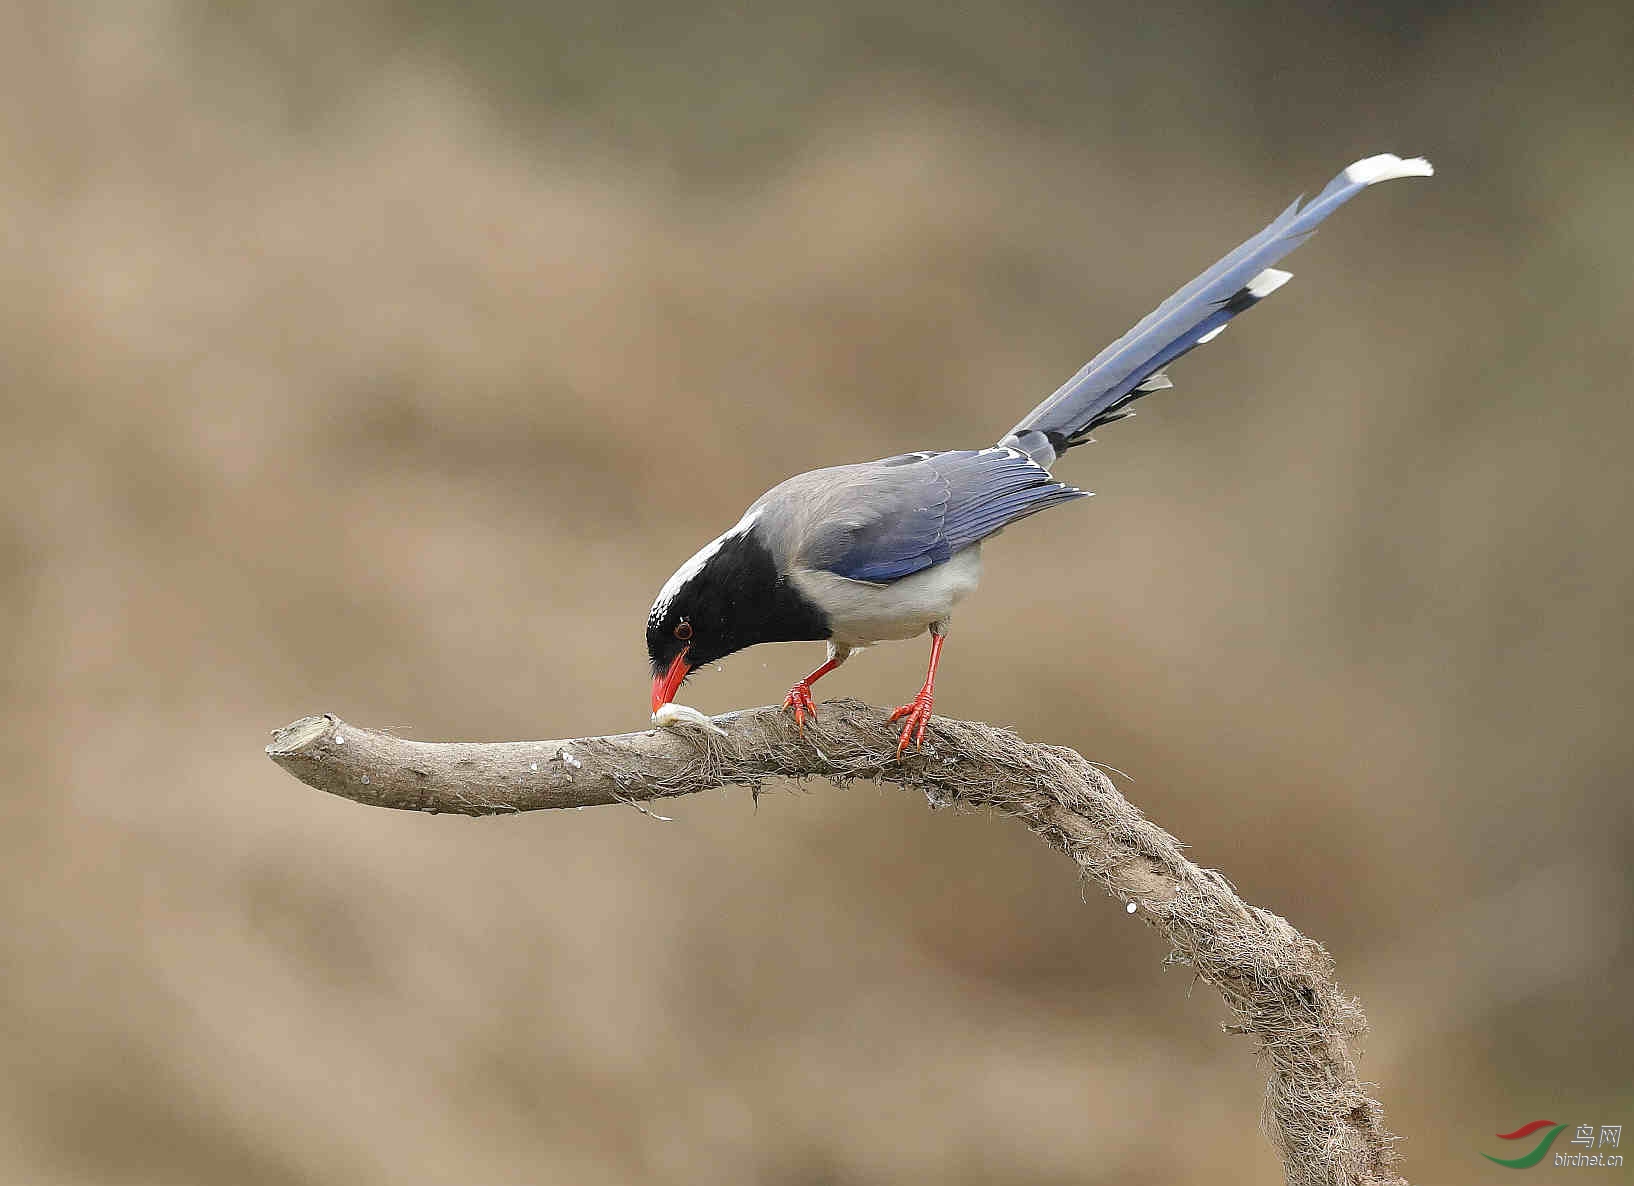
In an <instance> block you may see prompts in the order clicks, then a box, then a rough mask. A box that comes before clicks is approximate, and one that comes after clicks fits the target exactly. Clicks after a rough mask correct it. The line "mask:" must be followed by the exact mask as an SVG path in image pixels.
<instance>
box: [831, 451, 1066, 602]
mask: <svg viewBox="0 0 1634 1186" xmlns="http://www.w3.org/2000/svg"><path fill="white" fill-rule="evenodd" d="M841 472H843V473H844V474H845V477H844V479H843V480H844V483H845V485H844V488H843V491H842V492H841V493H840V495H839V496H838V497H837V498H836V499H835V500H834V502H835V506H834V509H833V513H831V514H830V515H829V517H828V518H827V519H826V521H825V522H823V523H821V524H819V525H817V526H816V528H815V530H814V532H813V538H812V539H811V540H810V541H809V547H808V548H807V549H806V554H807V556H808V557H809V562H810V563H812V565H813V567H816V568H821V569H825V570H826V571H828V572H832V573H834V574H835V575H836V576H842V577H848V578H850V579H851V580H855V581H872V582H876V583H882V582H886V581H894V580H899V579H900V578H902V577H905V576H908V575H909V574H910V573H915V572H918V571H920V570H921V569H925V568H929V567H930V566H931V565H933V564H940V563H941V562H942V561H944V560H946V559H948V557H950V556H952V555H953V554H954V553H955V552H958V551H960V550H962V549H964V548H967V547H969V546H970V545H971V544H973V543H976V542H977V541H978V540H981V539H985V538H986V537H987V536H989V535H992V534H993V533H994V532H995V531H998V530H999V529H1001V528H1003V527H1005V526H1007V525H1008V524H1010V523H1014V522H1015V521H1016V520H1017V519H1023V518H1026V517H1027V516H1028V515H1032V514H1036V513H1038V512H1039V511H1042V510H1044V509H1045V508H1047V507H1052V506H1055V505H1056V504H1057V503H1062V502H1068V501H1071V500H1072V499H1075V498H1083V497H1085V492H1084V491H1082V490H1077V489H1074V488H1073V487H1071V486H1067V485H1064V484H1063V483H1060V482H1057V481H1055V480H1054V479H1052V478H1051V477H1050V474H1049V471H1048V470H1046V469H1044V468H1042V467H1041V466H1039V465H1036V464H1035V463H1034V462H1032V461H1031V460H1030V459H1029V458H1028V457H1027V456H1026V455H1025V454H1023V453H1020V452H1018V451H1017V450H1015V449H1007V448H991V449H979V450H978V449H966V450H959V451H956V452H947V453H908V454H904V455H903V456H901V457H888V458H886V459H884V460H883V461H873V462H868V463H867V464H865V465H859V466H846V467H844V469H843V471H841Z"/></svg>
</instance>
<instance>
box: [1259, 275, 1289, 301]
mask: <svg viewBox="0 0 1634 1186" xmlns="http://www.w3.org/2000/svg"><path fill="white" fill-rule="evenodd" d="M1293 278H1294V274H1293V273H1292V272H1284V271H1283V270H1282V269H1281V268H1266V269H1265V271H1263V272H1261V273H1260V274H1259V275H1258V276H1255V277H1254V278H1253V279H1252V280H1250V281H1249V282H1248V295H1249V296H1251V297H1253V298H1254V299H1255V300H1256V301H1259V300H1264V299H1265V298H1266V297H1268V296H1270V295H1271V294H1272V293H1273V292H1275V291H1276V290H1277V289H1279V288H1281V287H1282V286H1283V285H1284V284H1286V283H1288V281H1290V280H1292V279H1293Z"/></svg>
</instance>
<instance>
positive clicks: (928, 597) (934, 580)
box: [790, 543, 982, 647]
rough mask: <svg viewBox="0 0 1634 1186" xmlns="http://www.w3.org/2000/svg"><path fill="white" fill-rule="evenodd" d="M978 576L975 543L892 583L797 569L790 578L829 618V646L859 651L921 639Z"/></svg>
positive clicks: (978, 550) (978, 556) (979, 558)
mask: <svg viewBox="0 0 1634 1186" xmlns="http://www.w3.org/2000/svg"><path fill="white" fill-rule="evenodd" d="M981 576H982V546H981V544H979V543H977V544H972V545H971V546H970V547H968V548H965V549H963V550H962V551H959V552H955V553H954V554H953V555H952V556H950V557H949V558H948V559H947V560H945V561H943V562H942V563H941V564H935V565H932V566H931V567H930V568H923V569H920V570H919V571H918V572H916V573H910V574H909V575H908V576H905V577H902V578H900V579H899V580H895V581H889V582H884V583H879V584H876V583H874V582H871V581H854V580H851V579H850V578H848V577H842V576H836V575H835V574H834V573H831V572H826V571H824V570H821V569H796V570H795V571H794V572H793V573H792V574H791V576H790V579H791V581H792V582H793V583H794V584H795V586H796V587H797V588H798V589H799V590H800V592H801V593H802V594H803V595H805V596H806V597H808V598H810V599H811V600H812V601H813V602H814V603H816V604H817V605H818V606H819V607H820V608H821V609H822V611H823V613H824V614H825V615H826V616H827V618H828V621H829V627H830V629H831V630H832V632H833V641H835V642H837V643H841V644H843V645H846V646H853V647H860V646H868V645H870V644H872V643H876V642H885V641H888V640H890V639H898V638H914V637H916V636H918V635H920V634H923V633H924V632H925V631H926V629H928V628H929V626H930V624H931V623H932V622H940V621H943V620H944V619H946V618H947V617H949V616H950V615H951V614H952V613H953V607H954V606H955V605H957V604H958V603H959V602H960V601H962V600H963V599H964V598H965V597H967V596H969V595H970V594H971V593H973V592H974V591H975V589H976V586H977V585H978V584H979V583H980V582H981Z"/></svg>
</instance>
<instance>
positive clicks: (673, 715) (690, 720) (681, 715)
mask: <svg viewBox="0 0 1634 1186" xmlns="http://www.w3.org/2000/svg"><path fill="white" fill-rule="evenodd" d="M652 723H653V724H655V725H657V726H658V727H659V728H660V729H673V728H675V727H676V726H678V725H697V726H699V727H700V728H703V729H708V730H709V731H710V732H711V733H719V734H720V735H721V736H722V737H725V736H726V730H725V729H722V728H721V727H720V726H719V725H717V724H716V723H715V722H714V721H712V720H710V719H709V717H707V716H706V715H704V714H703V713H701V712H699V711H698V710H697V709H696V708H692V707H690V706H689V705H685V704H676V703H675V702H674V701H673V700H672V701H670V702H669V703H668V704H664V705H660V706H659V709H658V711H657V712H655V713H653V714H652Z"/></svg>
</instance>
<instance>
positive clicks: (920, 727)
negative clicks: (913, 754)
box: [891, 685, 934, 758]
mask: <svg viewBox="0 0 1634 1186" xmlns="http://www.w3.org/2000/svg"><path fill="white" fill-rule="evenodd" d="M933 699H934V696H933V695H932V694H931V690H930V687H929V685H926V686H925V687H923V688H921V689H920V690H919V695H917V696H915V697H914V698H913V700H911V701H910V702H909V703H907V704H904V705H903V706H902V707H901V708H899V709H897V710H896V711H895V712H893V713H892V714H891V719H892V720H893V721H895V720H897V719H898V718H900V717H907V718H908V720H907V723H906V724H905V725H903V726H902V739H901V740H900V741H898V742H897V743H896V756H897V757H899V758H900V757H901V756H902V751H903V750H905V749H907V748H908V737H909V735H910V734H911V735H912V736H913V746H914V748H915V749H918V748H919V746H920V743H921V742H923V741H924V740H925V726H926V725H927V724H929V723H930V706H931V701H932V700H933Z"/></svg>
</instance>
